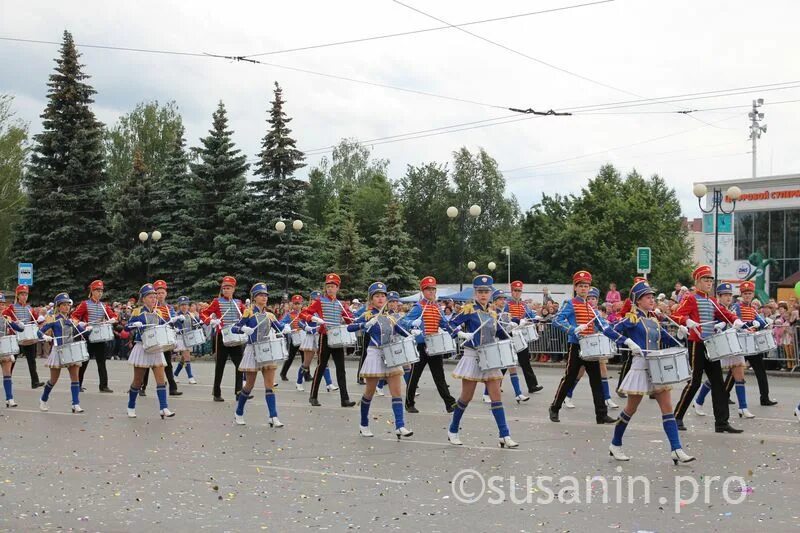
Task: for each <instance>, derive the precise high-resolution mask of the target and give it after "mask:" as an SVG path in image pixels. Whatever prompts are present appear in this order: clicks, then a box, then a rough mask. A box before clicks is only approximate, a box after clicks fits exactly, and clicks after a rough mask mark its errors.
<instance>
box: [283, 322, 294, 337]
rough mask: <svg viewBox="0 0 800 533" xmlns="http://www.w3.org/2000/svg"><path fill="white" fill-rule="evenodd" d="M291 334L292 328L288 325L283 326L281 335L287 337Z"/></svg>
mask: <svg viewBox="0 0 800 533" xmlns="http://www.w3.org/2000/svg"><path fill="white" fill-rule="evenodd" d="M291 332H292V326H290V325H289V324H284V325H283V329H282V330H281V333H283V334H284V335H288V334H289V333H291Z"/></svg>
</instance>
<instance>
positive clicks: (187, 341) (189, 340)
mask: <svg viewBox="0 0 800 533" xmlns="http://www.w3.org/2000/svg"><path fill="white" fill-rule="evenodd" d="M181 340H182V341H183V346H184V347H186V348H187V349H189V348H194V347H195V346H200V345H201V344H203V343H205V342H206V334H205V333H203V329H202V328H197V329H185V330H183V331H181Z"/></svg>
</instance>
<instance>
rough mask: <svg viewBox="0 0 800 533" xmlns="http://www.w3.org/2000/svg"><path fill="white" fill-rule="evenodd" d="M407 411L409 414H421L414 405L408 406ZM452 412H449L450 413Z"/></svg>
mask: <svg viewBox="0 0 800 533" xmlns="http://www.w3.org/2000/svg"><path fill="white" fill-rule="evenodd" d="M406 411H407V412H409V413H419V409H417V408H416V407H414V406H413V405H409V404H406ZM449 412H450V411H448V413H449Z"/></svg>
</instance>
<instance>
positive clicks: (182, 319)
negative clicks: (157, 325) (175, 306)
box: [175, 315, 186, 322]
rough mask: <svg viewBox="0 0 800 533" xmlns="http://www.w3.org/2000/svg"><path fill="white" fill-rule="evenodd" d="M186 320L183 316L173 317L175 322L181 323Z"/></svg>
mask: <svg viewBox="0 0 800 533" xmlns="http://www.w3.org/2000/svg"><path fill="white" fill-rule="evenodd" d="M184 320H186V317H185V316H183V315H175V322H183V321H184Z"/></svg>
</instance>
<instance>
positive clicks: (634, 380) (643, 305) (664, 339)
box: [608, 281, 695, 464]
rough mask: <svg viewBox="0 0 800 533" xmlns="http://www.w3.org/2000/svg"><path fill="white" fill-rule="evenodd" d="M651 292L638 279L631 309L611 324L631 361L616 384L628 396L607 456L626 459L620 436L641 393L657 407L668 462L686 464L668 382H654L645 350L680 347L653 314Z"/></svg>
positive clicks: (644, 283) (650, 289) (648, 286)
mask: <svg viewBox="0 0 800 533" xmlns="http://www.w3.org/2000/svg"><path fill="white" fill-rule="evenodd" d="M653 294H654V291H653V289H652V288H651V287H650V285H649V284H648V283H647V282H646V281H640V282H639V283H637V284H636V285H634V286H633V288H632V289H631V304H632V305H631V311H630V312H629V313H628V314H627V315H626V316H625V318H624V319H623V320H621V321H619V322H618V323H617V324H615V325H614V331H615V332H616V333H617V334H618V335H619V337H618V338H617V340H616V343H617V345H619V346H626V347H627V348H628V349H630V350H631V355H632V357H633V362H632V363H631V369H630V371H629V372H628V374H627V375H626V376H625V378H624V379H623V381H622V383H621V384H620V386H619V387H620V389H621V390H622V391H623V392H624V393H625V394H627V395H628V397H627V404H626V405H625V407H624V408H623V409H622V411H621V412H620V414H619V419H618V420H617V423H616V425H615V426H614V436H613V438H612V440H611V444H610V445H609V447H608V452H609V455H611V456H612V457H613V458H614V459H616V460H618V461H628V460H630V457H628V456H627V455H626V454H625V452H624V451H623V450H622V436H623V435H624V434H625V430H626V429H627V428H628V424H630V421H631V418H632V417H633V415H634V413H636V410H637V409H638V408H639V404H640V403H641V401H642V398H644V395H645V394H648V395H650V394H652V395H653V397H654V398H655V400H656V401H657V402H658V407H659V408H660V409H661V424H662V426H663V428H664V433H666V434H667V438H668V440H669V443H670V448H671V458H672V462H673V463H675V464H678V463H679V462H680V463H688V462H691V461H694V460H695V458H694V457H692V456H690V455H689V454H687V453H686V452H684V451H683V447H682V445H681V439H680V435H679V433H678V424H677V422H676V421H675V415H674V414H673V413H672V398H671V396H670V389H671V388H672V387H670V386H669V385H656V384H654V383H653V380H652V379H651V377H650V372H649V370H648V365H647V361H646V360H645V357H644V354H645V352H646V351H647V352H649V351H654V350H659V349H661V348H662V346H663V347H672V346H680V343H678V341H677V340H675V339H674V338H673V337H672V335H670V334H669V332H668V331H667V330H666V329H664V328H663V327H662V326H661V324H660V323H659V320H658V315H657V314H656V313H655V307H656V301H655V298H654V296H653Z"/></svg>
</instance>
